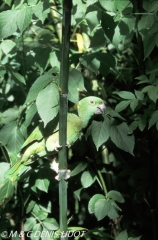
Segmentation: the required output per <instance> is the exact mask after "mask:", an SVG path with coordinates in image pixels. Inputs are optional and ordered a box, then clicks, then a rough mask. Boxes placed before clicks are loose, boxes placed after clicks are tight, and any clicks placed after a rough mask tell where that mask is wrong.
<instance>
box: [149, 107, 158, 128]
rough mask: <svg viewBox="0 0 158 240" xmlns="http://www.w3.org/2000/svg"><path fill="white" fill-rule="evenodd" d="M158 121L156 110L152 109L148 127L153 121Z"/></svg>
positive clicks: (157, 111)
mask: <svg viewBox="0 0 158 240" xmlns="http://www.w3.org/2000/svg"><path fill="white" fill-rule="evenodd" d="M157 122H158V110H156V111H154V112H153V113H152V115H151V118H150V120H149V128H151V127H152V126H153V125H154V124H155V123H157Z"/></svg>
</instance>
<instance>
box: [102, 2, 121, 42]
mask: <svg viewBox="0 0 158 240" xmlns="http://www.w3.org/2000/svg"><path fill="white" fill-rule="evenodd" d="M107 2H109V1H107ZM107 2H106V3H107ZM102 3H103V4H105V1H104V0H102ZM101 26H102V28H103V30H104V32H105V35H106V36H107V38H108V39H109V40H110V41H111V42H112V40H113V36H114V32H115V27H116V26H117V24H116V23H115V22H114V19H113V17H112V16H110V15H109V14H108V13H106V12H102V15H101Z"/></svg>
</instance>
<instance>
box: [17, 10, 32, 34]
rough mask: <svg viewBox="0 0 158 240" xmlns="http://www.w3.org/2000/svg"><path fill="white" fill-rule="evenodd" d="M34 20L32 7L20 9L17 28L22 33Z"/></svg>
mask: <svg viewBox="0 0 158 240" xmlns="http://www.w3.org/2000/svg"><path fill="white" fill-rule="evenodd" d="M31 20H32V9H31V8H30V7H25V8H23V9H20V10H19V11H18V14H17V19H16V21H17V26H18V28H19V30H20V31H21V33H22V32H23V31H24V30H25V29H26V28H27V26H28V25H29V23H30V22H31Z"/></svg>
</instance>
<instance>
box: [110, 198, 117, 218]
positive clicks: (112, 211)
mask: <svg viewBox="0 0 158 240" xmlns="http://www.w3.org/2000/svg"><path fill="white" fill-rule="evenodd" d="M109 202H110V204H111V207H110V208H109V211H108V217H109V218H110V219H114V218H117V217H119V214H118V209H117V208H116V207H115V206H114V205H113V204H112V201H109Z"/></svg>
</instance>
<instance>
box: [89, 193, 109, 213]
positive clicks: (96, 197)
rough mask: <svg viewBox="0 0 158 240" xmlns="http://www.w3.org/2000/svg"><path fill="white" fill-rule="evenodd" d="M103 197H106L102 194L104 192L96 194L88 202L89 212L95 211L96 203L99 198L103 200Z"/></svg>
mask: <svg viewBox="0 0 158 240" xmlns="http://www.w3.org/2000/svg"><path fill="white" fill-rule="evenodd" d="M101 199H103V200H104V199H105V196H104V195H102V194H95V195H94V196H93V197H92V198H91V199H90V200H89V203H88V211H89V213H94V208H95V204H96V202H97V201H98V200H101Z"/></svg>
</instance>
